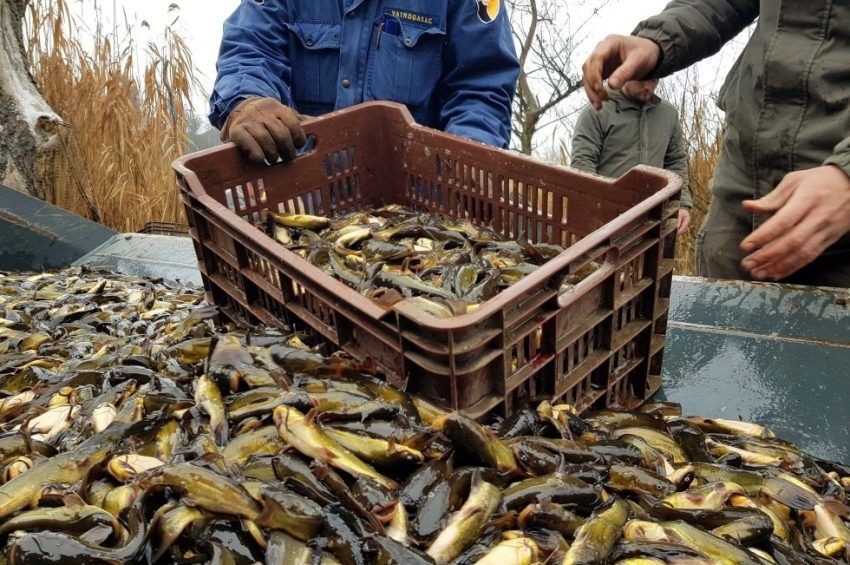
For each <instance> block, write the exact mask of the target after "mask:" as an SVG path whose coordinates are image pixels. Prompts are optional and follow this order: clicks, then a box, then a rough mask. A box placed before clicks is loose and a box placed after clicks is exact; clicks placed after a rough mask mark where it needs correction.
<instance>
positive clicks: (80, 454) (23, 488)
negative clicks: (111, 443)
mask: <svg viewBox="0 0 850 565" xmlns="http://www.w3.org/2000/svg"><path fill="white" fill-rule="evenodd" d="M108 457H109V450H108V449H106V448H104V447H89V448H78V449H76V450H74V451H69V452H66V453H61V454H59V455H56V456H54V457H51V458H50V459H48V460H46V461H44V462H43V463H40V464H39V465H36V466H35V467H33V468H32V469H30V470H29V471H27V472H26V473H23V474H21V475H18V476H17V477H15V478H13V479H12V480H11V481H9V482H7V483H5V484H3V485H2V486H0V518H5V517H6V516H9V515H10V514H13V513H15V512H17V511H18V510H21V509H23V508H26V507H27V506H28V505H29V504H30V502H31V501H32V500H33V498H34V497H35V495H36V494H37V493H38V492H40V491H41V489H42V487H43V486H44V485H46V484H50V483H64V484H73V483H76V482H77V481H79V480H81V479H82V478H83V477H84V476H85V475H86V474H87V473H88V472H89V470H90V469H91V468H92V467H94V466H95V465H97V464H99V463H101V462H102V461H104V460H106V459H107V458H108Z"/></svg>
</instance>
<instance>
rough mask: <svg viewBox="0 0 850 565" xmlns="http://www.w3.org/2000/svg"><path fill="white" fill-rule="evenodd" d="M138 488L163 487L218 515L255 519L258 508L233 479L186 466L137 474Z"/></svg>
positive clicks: (183, 464) (185, 464)
mask: <svg viewBox="0 0 850 565" xmlns="http://www.w3.org/2000/svg"><path fill="white" fill-rule="evenodd" d="M136 480H137V482H138V483H139V484H140V486H142V487H148V486H150V485H167V486H170V487H172V488H175V489H178V490H180V491H182V492H184V493H185V496H186V497H187V498H189V499H191V500H192V501H193V502H194V503H195V504H196V505H197V506H199V507H201V508H203V509H204V510H207V511H209V512H214V513H218V514H225V515H228V516H240V517H242V518H247V519H248V520H256V518H257V517H258V516H259V515H260V508H259V507H258V506H257V503H256V502H254V500H253V499H252V498H251V497H250V495H249V494H248V493H247V492H246V491H245V489H243V488H242V487H241V486H240V485H239V484H238V483H236V482H235V481H234V480H233V479H230V478H228V477H225V476H223V475H220V474H218V473H216V472H215V471H213V470H211V469H207V468H205V467H200V466H198V465H192V464H189V463H182V464H175V465H163V466H161V467H157V468H155V469H153V470H151V471H149V472H148V473H145V474H143V475H140V476H139V477H138V478H137V479H136Z"/></svg>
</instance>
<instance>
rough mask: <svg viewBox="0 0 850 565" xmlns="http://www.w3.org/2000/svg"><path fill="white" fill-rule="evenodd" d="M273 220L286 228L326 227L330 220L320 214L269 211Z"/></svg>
mask: <svg viewBox="0 0 850 565" xmlns="http://www.w3.org/2000/svg"><path fill="white" fill-rule="evenodd" d="M270 216H271V217H272V218H273V219H274V221H275V222H277V223H278V224H280V225H282V226H283V227H286V228H296V229H308V230H320V229H324V228H326V227H328V226H329V225H330V223H331V221H330V220H329V219H328V218H325V217H322V216H311V215H309V214H276V213H274V212H270Z"/></svg>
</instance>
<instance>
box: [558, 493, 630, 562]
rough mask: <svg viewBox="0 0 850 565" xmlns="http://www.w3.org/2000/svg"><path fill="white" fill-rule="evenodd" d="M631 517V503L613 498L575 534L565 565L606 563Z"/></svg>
mask: <svg viewBox="0 0 850 565" xmlns="http://www.w3.org/2000/svg"><path fill="white" fill-rule="evenodd" d="M628 519H629V505H628V503H626V502H625V501H624V500H622V499H619V498H614V499H612V501H611V503H610V504H609V505H606V506H605V507H603V508H602V509H600V510H597V511H596V512H594V514H593V515H592V516H591V517H590V518H589V519H588V520H587V522H585V523H584V524H583V525H582V526H581V527H580V528H579V529H578V530H577V531H576V534H575V541H573V543H572V545H571V546H570V549H569V551H567V555H566V556H565V557H564V561H563V565H577V564H580V563H586V564H592V563H604V562H605V560H606V559H607V558H608V556H609V555H610V554H611V550H612V549H613V548H614V544H615V543H617V541H618V540H619V539H620V537H621V536H622V535H623V526H624V525H625V524H626V520H628Z"/></svg>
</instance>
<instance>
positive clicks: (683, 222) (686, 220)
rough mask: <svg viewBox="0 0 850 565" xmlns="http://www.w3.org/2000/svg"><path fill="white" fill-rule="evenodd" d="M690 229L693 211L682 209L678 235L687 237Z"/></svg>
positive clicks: (677, 229) (680, 210) (677, 230)
mask: <svg viewBox="0 0 850 565" xmlns="http://www.w3.org/2000/svg"><path fill="white" fill-rule="evenodd" d="M689 227H691V211H690V210H688V209H687V208H680V209H679V225H678V228H676V235H685V233H686V232H687V231H688V228H689Z"/></svg>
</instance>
